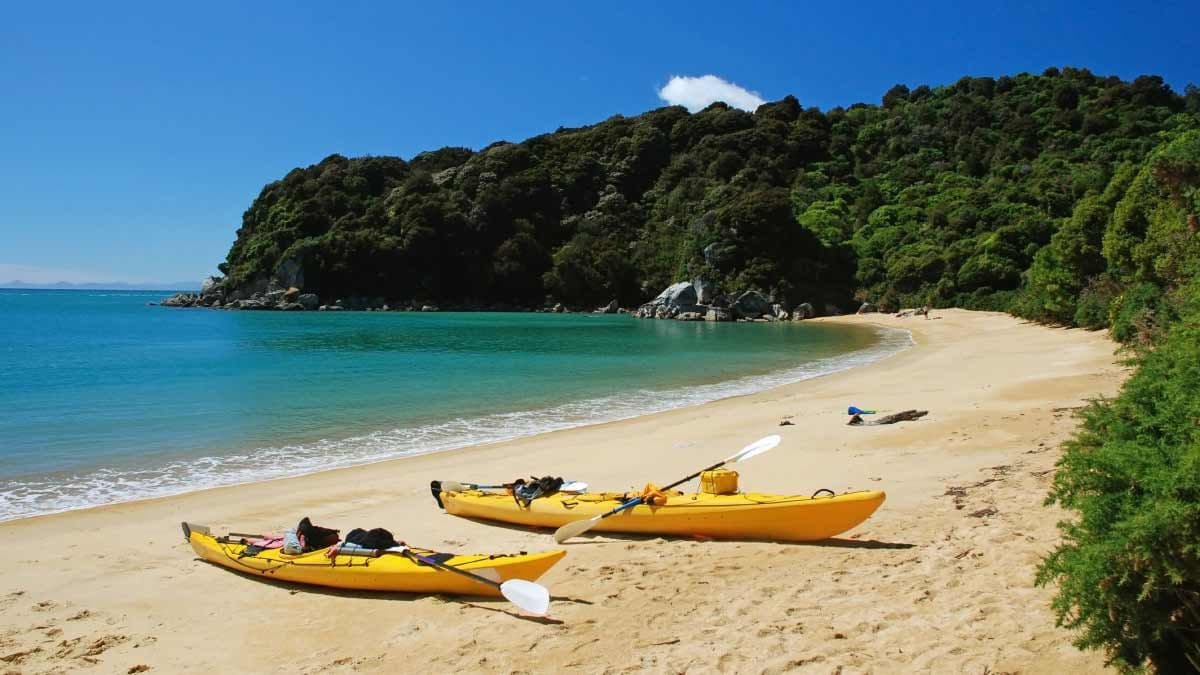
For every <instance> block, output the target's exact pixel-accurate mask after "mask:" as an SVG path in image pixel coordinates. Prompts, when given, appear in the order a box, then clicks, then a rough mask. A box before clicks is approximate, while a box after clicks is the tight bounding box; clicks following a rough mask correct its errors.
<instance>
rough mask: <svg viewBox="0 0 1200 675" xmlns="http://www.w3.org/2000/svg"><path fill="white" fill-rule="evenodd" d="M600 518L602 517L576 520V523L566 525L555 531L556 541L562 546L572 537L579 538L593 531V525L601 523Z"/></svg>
mask: <svg viewBox="0 0 1200 675" xmlns="http://www.w3.org/2000/svg"><path fill="white" fill-rule="evenodd" d="M600 518H601V517H600V516H592V517H591V518H587V519H584V520H576V521H574V522H571V523H567V524H566V525H563V526H562V527H560V528H558V529H557V530H555V531H554V541H556V542H558V543H560V544H561V543H563V542H564V541H566V540H568V539H570V538H572V537H578V536H579V535H581V534H583V533H584V532H587V531H588V530H590V529H592V526H593V525H595V524H596V523H598V522H600Z"/></svg>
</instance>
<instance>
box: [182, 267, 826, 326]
mask: <svg viewBox="0 0 1200 675" xmlns="http://www.w3.org/2000/svg"><path fill="white" fill-rule="evenodd" d="M292 276H293V277H295V276H297V275H292ZM289 280H291V279H289ZM223 282H224V279H222V278H220V277H209V278H208V279H206V280H205V281H204V283H203V284H202V285H201V287H200V292H199V293H176V294H175V295H173V296H171V297H169V298H167V299H165V300H163V301H162V303H160V304H162V306H164V307H211V308H213V309H243V310H274V311H283V312H291V311H304V310H308V311H313V310H315V311H326V312H338V311H346V310H357V311H368V312H371V311H381V312H389V311H390V312H437V311H440V310H441V308H439V307H438V306H437V305H433V304H430V303H423V302H416V301H388V300H385V299H384V298H383V297H378V296H377V297H365V296H351V297H348V298H345V299H338V300H335V301H334V302H333V303H329V304H322V303H321V300H320V298H319V297H318V296H317V294H316V293H306V292H304V291H302V290H301V288H300V286H298V285H290V286H288V287H286V288H283V287H281V285H280V282H279V281H278V279H271V280H270V281H263V282H262V283H257V284H255V285H254V286H253V287H252V288H249V289H237V290H228V289H226V287H225V284H224V283H223ZM451 309H454V310H460V311H526V312H538V311H541V312H550V313H555V314H561V313H566V312H574V311H578V310H577V309H572V308H568V307H567V306H565V305H563V304H562V303H554V304H550V303H549V302H548V303H547V304H546V305H545V306H543V307H541V308H534V307H516V306H510V305H505V304H500V305H486V306H484V305H464V306H461V307H460V306H455V307H453V308H451ZM825 309H826V313H837V310H836V308H833V307H829V306H826V308H825ZM584 311H587V310H584ZM591 311H592V312H593V313H596V314H627V313H630V310H628V309H625V308H624V307H621V306H620V303H618V302H617V300H612V301H611V302H609V303H608V304H606V305H604V306H601V307H597V308H595V309H594V310H591ZM632 313H633V314H634V316H636V317H638V318H640V319H675V320H677V321H788V320H793V321H799V320H801V319H808V318H811V317H813V316H815V312H814V311H813V306H812V305H811V304H809V303H807V302H805V303H801V304H799V305H796V306H795V307H788V306H785V305H783V304H781V303H778V302H774V301H773V300H772V299H771V298H768V297H767V296H765V295H763V294H762V293H759V292H758V291H746V292H745V293H742V294H741V295H739V296H737V297H736V298H732V297H730V296H727V295H724V294H720V293H717V291H716V288H715V287H714V286H713V285H712V284H710V283H709V282H707V281H704V280H703V279H696V280H695V281H681V282H679V283H676V284H671V285H670V286H668V287H667V288H666V289H665V290H664V291H663V292H662V293H659V294H658V296H657V297H655V298H654V299H653V300H651V301H650V302H647V303H645V304H644V305H642V306H641V307H638V308H637V309H636V310H634V311H633V312H632Z"/></svg>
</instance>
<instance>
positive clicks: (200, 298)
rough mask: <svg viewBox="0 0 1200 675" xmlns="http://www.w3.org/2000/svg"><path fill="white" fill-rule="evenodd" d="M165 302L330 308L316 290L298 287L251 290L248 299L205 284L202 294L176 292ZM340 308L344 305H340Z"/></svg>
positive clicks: (224, 306)
mask: <svg viewBox="0 0 1200 675" xmlns="http://www.w3.org/2000/svg"><path fill="white" fill-rule="evenodd" d="M207 285H208V284H207V282H206V286H207ZM338 302H341V301H340V300H339V301H338ZM162 305H163V307H212V308H213V309H250V310H255V309H257V310H278V311H283V312H295V311H303V310H313V309H328V307H324V306H322V305H321V301H320V299H318V298H317V295H316V294H315V293H302V292H300V289H299V288H296V287H295V286H292V287H290V288H288V289H286V290H269V291H266V292H256V293H251V294H250V296H249V297H246V298H237V297H233V296H226V294H225V293H224V291H222V290H219V289H214V288H211V287H209V288H203V287H202V288H201V290H200V292H199V293H176V294H175V295H172V296H171V297H169V298H167V299H166V300H163V301H162ZM337 309H343V308H342V307H340V306H339V307H337Z"/></svg>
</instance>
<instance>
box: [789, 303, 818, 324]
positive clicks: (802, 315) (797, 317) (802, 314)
mask: <svg viewBox="0 0 1200 675" xmlns="http://www.w3.org/2000/svg"><path fill="white" fill-rule="evenodd" d="M813 316H814V312H813V306H812V305H811V304H809V303H807V302H802V303H800V304H799V305H796V308H795V309H793V310H792V320H793V321H801V320H803V319H811V318H813Z"/></svg>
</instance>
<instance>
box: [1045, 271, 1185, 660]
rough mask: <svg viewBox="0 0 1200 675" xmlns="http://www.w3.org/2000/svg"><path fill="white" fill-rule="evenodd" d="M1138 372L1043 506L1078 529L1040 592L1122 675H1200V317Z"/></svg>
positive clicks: (1087, 420) (1072, 452)
mask: <svg viewBox="0 0 1200 675" xmlns="http://www.w3.org/2000/svg"><path fill="white" fill-rule="evenodd" d="M1195 290H1196V291H1197V292H1193V293H1192V294H1191V296H1190V297H1191V299H1192V304H1193V305H1194V304H1196V301H1197V300H1200V289H1195ZM1137 362H1138V365H1139V366H1140V367H1139V369H1138V372H1137V373H1136V374H1135V375H1134V376H1133V377H1132V378H1131V379H1130V380H1129V381H1128V382H1127V383H1126V385H1125V387H1124V388H1123V389H1122V391H1121V394H1120V395H1119V396H1118V397H1117V398H1116V399H1113V400H1111V401H1100V402H1096V403H1093V404H1092V405H1091V406H1090V407H1089V408H1088V409H1087V410H1086V411H1085V412H1084V414H1083V428H1082V430H1081V431H1080V432H1079V435H1078V436H1077V437H1076V438H1075V439H1074V440H1073V441H1072V442H1071V443H1069V444H1068V446H1067V452H1066V454H1065V455H1064V456H1063V459H1062V460H1061V461H1060V464H1059V472H1058V475H1057V477H1056V478H1055V481H1054V486H1053V489H1052V491H1051V493H1050V496H1049V502H1051V503H1054V502H1057V503H1059V504H1061V505H1062V506H1064V507H1066V508H1068V509H1072V510H1074V511H1075V512H1077V514H1078V519H1077V520H1076V521H1075V522H1071V523H1063V524H1062V525H1061V528H1062V530H1063V534H1064V542H1063V544H1062V545H1061V546H1060V547H1059V548H1058V549H1057V550H1056V551H1055V552H1053V553H1052V554H1050V555H1049V556H1048V557H1047V558H1046V559H1045V560H1044V561H1043V563H1042V565H1041V568H1040V569H1039V572H1038V583H1039V584H1047V583H1051V582H1054V583H1057V585H1058V588H1059V593H1058V595H1057V597H1056V598H1055V600H1054V609H1055V611H1056V612H1057V614H1058V617H1059V623H1060V625H1063V626H1066V627H1067V628H1071V629H1076V630H1079V631H1080V636H1079V638H1078V640H1077V641H1076V644H1077V645H1078V646H1079V647H1081V648H1092V649H1094V648H1103V649H1104V650H1105V651H1106V652H1107V654H1108V657H1109V659H1110V661H1111V662H1112V663H1113V664H1114V665H1116V666H1117V667H1119V668H1121V669H1122V670H1124V671H1127V672H1134V671H1140V670H1143V669H1145V668H1146V666H1152V667H1153V668H1154V669H1155V670H1157V671H1158V672H1163V673H1178V672H1194V671H1195V672H1200V313H1191V314H1190V315H1189V317H1188V318H1187V319H1185V320H1183V321H1181V322H1180V323H1177V324H1175V325H1174V326H1173V327H1172V328H1171V329H1170V330H1169V332H1168V333H1167V335H1166V337H1165V339H1164V340H1163V341H1162V342H1161V343H1160V344H1159V345H1158V347H1157V348H1156V349H1155V350H1154V351H1152V352H1149V353H1147V354H1144V355H1143V356H1141V357H1140V358H1138V359H1137Z"/></svg>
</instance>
